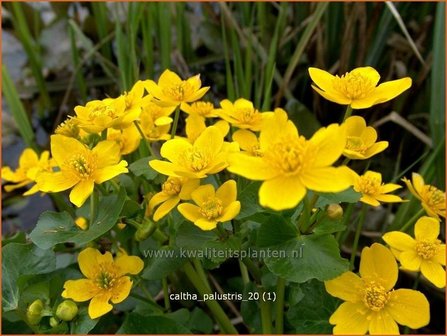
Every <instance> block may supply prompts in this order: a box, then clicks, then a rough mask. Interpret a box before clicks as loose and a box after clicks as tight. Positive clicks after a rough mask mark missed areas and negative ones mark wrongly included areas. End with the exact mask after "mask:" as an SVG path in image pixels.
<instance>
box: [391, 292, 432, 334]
mask: <svg viewBox="0 0 447 336" xmlns="http://www.w3.org/2000/svg"><path fill="white" fill-rule="evenodd" d="M386 310H387V312H388V313H390V315H391V316H392V317H393V319H394V320H395V321H396V322H397V323H399V324H402V325H404V326H408V327H410V328H412V329H418V328H421V327H424V326H426V325H427V324H428V322H429V321H430V307H429V303H428V301H427V298H426V297H425V295H424V294H422V293H421V292H419V291H416V290H412V289H397V290H394V291H392V292H390V299H389V301H388V303H387V305H386Z"/></svg>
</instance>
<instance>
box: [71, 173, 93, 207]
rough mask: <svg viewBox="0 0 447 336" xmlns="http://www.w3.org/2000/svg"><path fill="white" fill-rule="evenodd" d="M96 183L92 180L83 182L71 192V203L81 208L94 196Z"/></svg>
mask: <svg viewBox="0 0 447 336" xmlns="http://www.w3.org/2000/svg"><path fill="white" fill-rule="evenodd" d="M94 185H95V183H94V182H93V181H92V180H82V181H79V183H78V184H76V185H75V186H74V188H73V189H72V190H71V192H70V202H71V203H73V204H74V205H76V206H77V207H78V208H80V207H81V206H82V205H83V204H84V202H85V201H86V200H87V198H88V197H89V196H90V195H91V194H92V192H93V188H94Z"/></svg>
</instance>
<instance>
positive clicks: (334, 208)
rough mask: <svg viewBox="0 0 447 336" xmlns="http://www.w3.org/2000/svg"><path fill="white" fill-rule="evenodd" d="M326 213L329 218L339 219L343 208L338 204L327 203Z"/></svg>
mask: <svg viewBox="0 0 447 336" xmlns="http://www.w3.org/2000/svg"><path fill="white" fill-rule="evenodd" d="M327 215H328V217H329V218H331V219H340V218H342V217H343V208H342V207H341V206H340V205H339V204H329V206H328V207H327Z"/></svg>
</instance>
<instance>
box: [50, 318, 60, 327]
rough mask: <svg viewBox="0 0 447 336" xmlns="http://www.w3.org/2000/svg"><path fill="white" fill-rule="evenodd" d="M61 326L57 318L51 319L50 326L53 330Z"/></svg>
mask: <svg viewBox="0 0 447 336" xmlns="http://www.w3.org/2000/svg"><path fill="white" fill-rule="evenodd" d="M58 325H59V320H58V319H57V318H55V317H53V316H52V317H50V326H51V328H55V327H57V326H58Z"/></svg>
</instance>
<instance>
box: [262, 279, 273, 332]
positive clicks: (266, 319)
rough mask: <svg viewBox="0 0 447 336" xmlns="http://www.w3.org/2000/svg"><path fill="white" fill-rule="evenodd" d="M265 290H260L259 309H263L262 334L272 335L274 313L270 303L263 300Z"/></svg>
mask: <svg viewBox="0 0 447 336" xmlns="http://www.w3.org/2000/svg"><path fill="white" fill-rule="evenodd" d="M263 297H264V288H262V287H260V290H259V307H260V308H261V324H262V333H263V334H264V335H265V334H267V335H270V334H272V331H273V330H272V329H273V328H272V313H271V309H270V303H269V302H268V301H265V300H264V299H263Z"/></svg>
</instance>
